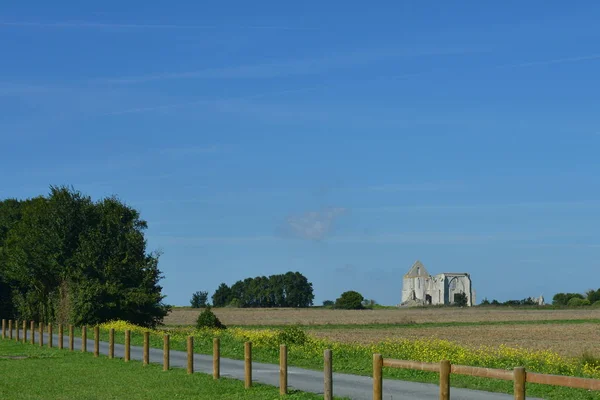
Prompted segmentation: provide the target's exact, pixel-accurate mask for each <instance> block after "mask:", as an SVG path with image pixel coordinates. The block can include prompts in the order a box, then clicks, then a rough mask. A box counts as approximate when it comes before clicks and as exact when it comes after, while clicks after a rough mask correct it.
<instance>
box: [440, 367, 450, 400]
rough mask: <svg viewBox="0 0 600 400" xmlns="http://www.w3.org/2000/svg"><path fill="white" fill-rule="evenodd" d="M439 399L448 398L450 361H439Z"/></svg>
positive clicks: (447, 399)
mask: <svg viewBox="0 0 600 400" xmlns="http://www.w3.org/2000/svg"><path fill="white" fill-rule="evenodd" d="M440 400H450V361H448V360H442V361H440Z"/></svg>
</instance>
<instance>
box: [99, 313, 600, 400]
mask: <svg viewBox="0 0 600 400" xmlns="http://www.w3.org/2000/svg"><path fill="white" fill-rule="evenodd" d="M101 328H102V335H103V336H102V337H103V340H106V339H107V338H108V330H109V329H110V328H114V329H115V330H116V331H118V332H119V334H118V335H117V336H116V340H117V341H120V342H121V343H122V342H123V340H124V332H125V330H126V329H130V330H132V332H135V333H134V334H132V344H137V345H141V344H142V341H143V339H142V333H143V332H144V331H145V329H144V328H141V327H136V326H134V325H130V324H127V323H125V322H123V321H115V322H111V323H106V324H103V325H102V326H101ZM168 332H169V334H170V335H171V348H172V349H174V350H182V351H183V350H185V348H186V347H185V346H186V337H187V336H188V335H193V336H194V338H195V340H194V350H195V352H197V353H202V354H211V352H212V339H213V338H214V337H219V338H220V339H221V355H222V356H223V357H228V358H234V359H243V357H244V345H243V343H244V342H245V341H252V343H253V359H254V360H256V361H258V362H267V363H277V362H278V360H279V345H280V344H281V343H286V344H287V345H288V362H289V363H290V365H294V366H298V367H305V368H309V369H315V370H321V369H322V368H323V352H324V350H325V349H332V350H333V354H334V371H335V372H345V373H353V374H359V375H371V374H372V357H373V353H381V354H382V355H383V356H384V357H387V358H396V359H405V360H416V361H426V362H439V361H440V360H442V359H448V360H450V361H451V362H452V363H454V364H461V365H472V366H480V367H489V368H500V369H512V368H513V367H515V366H524V367H526V368H527V370H529V371H532V372H541V373H549V374H558V375H568V376H582V377H589V378H600V360H599V359H596V358H594V357H593V356H589V357H588V358H587V359H584V358H568V357H562V356H560V355H558V354H556V353H553V352H550V351H531V350H526V349H520V348H511V347H507V346H499V347H480V348H479V349H471V348H467V347H463V346H459V345H457V344H454V343H451V342H448V341H443V340H434V339H418V340H402V339H398V340H384V341H382V342H379V343H374V344H371V345H361V344H356V343H342V342H332V341H328V340H324V339H319V338H315V337H314V336H312V335H310V334H308V333H306V332H305V331H304V330H303V329H302V328H301V327H298V326H288V327H285V328H282V329H260V330H252V329H242V328H229V329H227V330H220V329H202V330H195V329H193V328H187V329H184V328H179V329H170V330H169V331H168ZM164 333H165V331H160V330H157V331H152V334H151V345H152V346H153V347H156V348H160V347H161V346H162V335H163V334H164ZM384 377H386V378H394V379H403V380H409V381H418V382H431V383H436V382H437V380H438V376H437V374H435V373H426V372H422V371H413V370H402V369H387V368H386V369H384ZM452 385H453V386H455V387H465V388H472V389H480V390H487V391H493V392H503V393H512V383H511V382H505V381H497V380H493V379H482V378H472V377H466V376H453V377H452ZM528 394H529V395H531V396H534V397H543V398H548V399H600V394H598V393H591V392H587V391H585V390H576V389H568V388H558V387H551V386H545V385H528Z"/></svg>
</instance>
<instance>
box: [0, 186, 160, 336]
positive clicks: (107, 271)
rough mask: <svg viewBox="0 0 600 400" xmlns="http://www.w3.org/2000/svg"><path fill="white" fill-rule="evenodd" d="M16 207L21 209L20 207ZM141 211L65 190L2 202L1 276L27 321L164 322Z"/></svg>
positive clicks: (155, 263) (155, 257) (153, 258)
mask: <svg viewBox="0 0 600 400" xmlns="http://www.w3.org/2000/svg"><path fill="white" fill-rule="evenodd" d="M15 210H17V211H15ZM146 227H147V225H146V222H145V221H143V220H141V219H140V217H139V213H138V212H137V211H136V210H134V209H132V208H131V207H129V206H127V205H125V204H124V203H122V202H121V201H119V200H118V199H117V198H115V197H112V198H106V199H103V200H101V201H99V202H96V203H94V202H93V201H92V200H91V199H90V197H88V196H84V195H83V194H81V193H80V192H77V191H75V190H74V189H72V188H67V187H51V189H50V194H49V195H48V197H37V198H33V199H29V200H25V201H22V202H19V203H18V205H16V203H15V202H14V201H4V202H2V203H1V205H0V253H1V254H0V271H1V272H0V281H2V282H4V284H8V285H9V286H10V288H11V304H12V305H13V306H14V308H15V311H16V313H17V314H18V315H19V317H20V318H23V319H37V320H40V321H42V322H48V321H60V322H63V323H66V322H70V323H74V324H96V323H99V322H104V321H107V320H110V319H117V318H119V319H124V320H127V321H130V322H132V323H135V324H139V325H143V326H155V325H156V324H157V323H159V322H160V321H162V318H163V317H164V316H165V315H166V313H167V312H168V307H167V306H166V305H164V304H163V303H162V300H163V299H164V296H163V295H162V294H161V290H162V288H161V286H160V285H159V284H158V282H159V281H160V279H161V278H162V276H161V273H160V271H159V269H158V258H159V255H158V254H155V253H150V254H148V253H147V252H146V241H145V238H144V234H143V231H144V230H145V229H146Z"/></svg>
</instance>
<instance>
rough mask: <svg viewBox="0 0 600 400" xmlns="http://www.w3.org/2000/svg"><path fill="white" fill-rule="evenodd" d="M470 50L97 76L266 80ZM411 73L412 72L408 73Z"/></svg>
mask: <svg viewBox="0 0 600 400" xmlns="http://www.w3.org/2000/svg"><path fill="white" fill-rule="evenodd" d="M472 52H473V51H471V50H465V49H440V50H431V51H421V52H405V53H402V52H399V51H398V50H396V49H379V50H377V49H375V50H372V49H367V50H354V51H349V52H347V53H338V54H333V55H326V56H322V57H314V58H304V59H294V60H285V61H269V62H264V63H258V64H246V65H237V66H223V67H216V68H204V69H200V70H195V71H180V72H164V73H157V74H145V75H137V76H126V77H118V78H105V79H98V80H96V82H99V83H112V84H136V83H145V82H151V81H159V80H172V79H267V78H277V77H288V76H301V75H315V74H321V73H324V72H328V71H332V70H337V69H342V68H344V69H347V68H352V67H354V66H359V65H367V64H370V63H373V62H378V61H384V60H389V59H393V58H400V59H402V58H417V57H427V56H446V55H465V54H470V53H472ZM410 75H412V74H410Z"/></svg>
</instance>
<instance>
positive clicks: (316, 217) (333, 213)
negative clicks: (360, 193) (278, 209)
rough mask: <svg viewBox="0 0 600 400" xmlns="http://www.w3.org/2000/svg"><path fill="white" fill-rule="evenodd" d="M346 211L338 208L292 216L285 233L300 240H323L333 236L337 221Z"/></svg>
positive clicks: (288, 219)
mask: <svg viewBox="0 0 600 400" xmlns="http://www.w3.org/2000/svg"><path fill="white" fill-rule="evenodd" d="M345 211H346V209H344V208H340V207H338V208H330V209H327V210H324V211H309V212H306V213H304V214H301V215H291V216H289V217H288V218H287V220H286V223H285V229H284V233H285V234H286V235H289V236H292V237H296V238H299V239H307V240H323V239H325V238H326V237H327V236H328V235H330V234H331V232H332V231H333V226H334V222H335V220H336V219H337V218H338V217H339V216H340V215H342V214H343V213H344V212H345Z"/></svg>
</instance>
